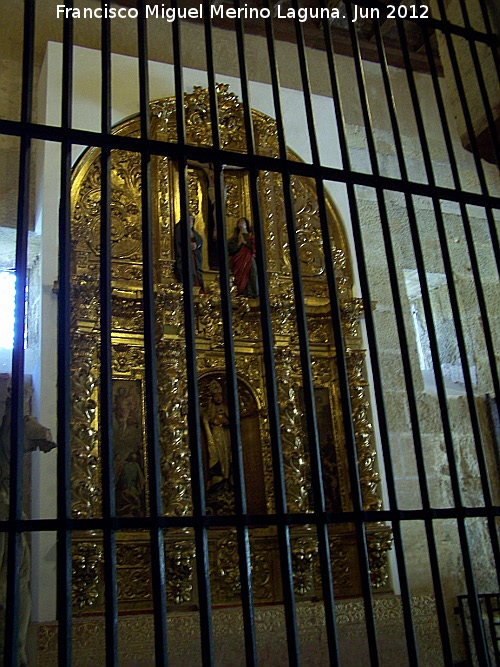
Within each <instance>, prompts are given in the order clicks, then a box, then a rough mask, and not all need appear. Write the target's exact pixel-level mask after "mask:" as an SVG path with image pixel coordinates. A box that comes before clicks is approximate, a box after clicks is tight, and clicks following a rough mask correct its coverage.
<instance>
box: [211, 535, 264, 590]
mask: <svg viewBox="0 0 500 667" xmlns="http://www.w3.org/2000/svg"><path fill="white" fill-rule="evenodd" d="M250 545H251V577H252V588H253V596H254V599H256V600H259V601H260V602H262V601H265V600H272V599H273V588H272V583H271V571H272V564H271V563H272V554H271V553H270V551H269V549H268V545H266V542H265V541H263V540H262V539H260V540H259V539H252V537H251V539H250ZM239 562H240V561H239V551H238V538H237V533H236V530H234V529H233V530H228V531H225V532H224V533H223V534H222V535H221V537H219V538H218V539H217V542H216V548H215V554H214V561H213V564H212V568H211V570H212V577H213V593H214V595H215V596H216V597H217V598H218V599H220V600H226V601H229V600H231V599H235V598H237V599H239V598H240V594H241V578H240V564H239Z"/></svg>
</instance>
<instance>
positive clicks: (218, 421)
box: [202, 380, 232, 488]
mask: <svg viewBox="0 0 500 667" xmlns="http://www.w3.org/2000/svg"><path fill="white" fill-rule="evenodd" d="M208 391H209V393H210V400H209V402H208V404H207V407H206V409H205V411H204V412H203V414H202V421H203V427H204V430H205V436H206V440H207V449H208V477H209V478H208V488H211V487H213V486H215V485H216V484H219V483H220V482H224V481H225V480H227V481H228V482H229V484H231V483H232V471H231V435H230V433H229V411H228V407H227V405H226V402H225V401H224V394H223V392H222V386H221V384H220V382H218V381H217V380H212V381H211V382H210V384H209V385H208Z"/></svg>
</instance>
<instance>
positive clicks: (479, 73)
mask: <svg viewBox="0 0 500 667" xmlns="http://www.w3.org/2000/svg"><path fill="white" fill-rule="evenodd" d="M459 2H460V9H461V10H462V16H463V19H464V25H465V29H466V30H467V31H469V32H472V26H471V23H470V19H469V13H468V12H467V7H466V5H465V2H464V0H459ZM467 41H468V42H469V48H470V52H471V56H472V62H473V63H474V71H475V73H476V78H477V83H478V86H479V90H480V92H481V98H482V100H483V106H484V111H485V114H486V120H487V121H488V127H489V130H490V135H491V140H492V143H493V147H494V151H495V155H496V159H497V167H499V168H500V142H499V140H498V133H497V129H496V125H495V119H494V118H493V110H492V108H491V103H490V100H489V97H488V91H487V90H486V83H485V80H484V75H483V70H482V68H481V63H480V62H479V55H478V52H477V47H476V42H475V41H474V37H473V36H472V35H469V37H468V39H467Z"/></svg>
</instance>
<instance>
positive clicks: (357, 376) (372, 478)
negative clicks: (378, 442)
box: [346, 348, 382, 510]
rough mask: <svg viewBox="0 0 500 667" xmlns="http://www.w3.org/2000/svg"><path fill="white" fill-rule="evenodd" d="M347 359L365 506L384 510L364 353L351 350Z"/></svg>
mask: <svg viewBox="0 0 500 667" xmlns="http://www.w3.org/2000/svg"><path fill="white" fill-rule="evenodd" d="M346 358H347V373H348V379H349V388H350V392H351V407H352V419H353V424H354V435H355V438H356V446H357V451H358V466H359V479H360V485H361V496H362V500H363V506H364V508H365V509H367V510H378V509H380V508H381V507H382V499H381V497H380V493H379V485H380V476H379V473H378V471H377V469H376V464H375V461H376V456H377V453H376V450H375V446H374V444H373V442H372V438H373V426H372V424H371V422H370V403H369V401H368V398H367V396H366V387H367V386H368V383H367V381H366V380H365V378H364V366H365V353H364V351H363V350H354V349H349V348H348V349H347V350H346Z"/></svg>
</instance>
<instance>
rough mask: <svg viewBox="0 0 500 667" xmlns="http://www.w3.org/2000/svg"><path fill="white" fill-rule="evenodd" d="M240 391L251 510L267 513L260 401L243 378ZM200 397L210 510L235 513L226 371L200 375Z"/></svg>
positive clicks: (249, 508)
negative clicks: (258, 406) (257, 400)
mask: <svg viewBox="0 0 500 667" xmlns="http://www.w3.org/2000/svg"><path fill="white" fill-rule="evenodd" d="M238 395H239V409H240V435H241V445H242V459H243V471H244V475H245V480H246V484H245V486H246V495H247V504H248V511H249V512H250V513H251V514H264V513H266V498H265V490H264V472H263V463H262V447H261V437H260V425H259V414H258V408H257V403H256V400H255V397H254V396H253V394H252V391H251V389H250V387H249V386H248V385H247V384H246V383H244V382H243V381H241V380H238ZM200 400H201V426H202V429H201V433H202V444H203V464H204V470H205V489H206V499H207V510H208V511H209V512H210V513H212V514H223V513H227V512H230V513H233V512H234V511H235V504H234V502H235V501H234V466H233V461H232V454H231V435H230V428H229V427H230V422H229V409H228V403H227V391H226V382H225V377H224V375H223V374H221V373H209V374H208V375H205V376H204V377H202V378H200ZM250 480H251V484H250V483H249V481H250Z"/></svg>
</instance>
